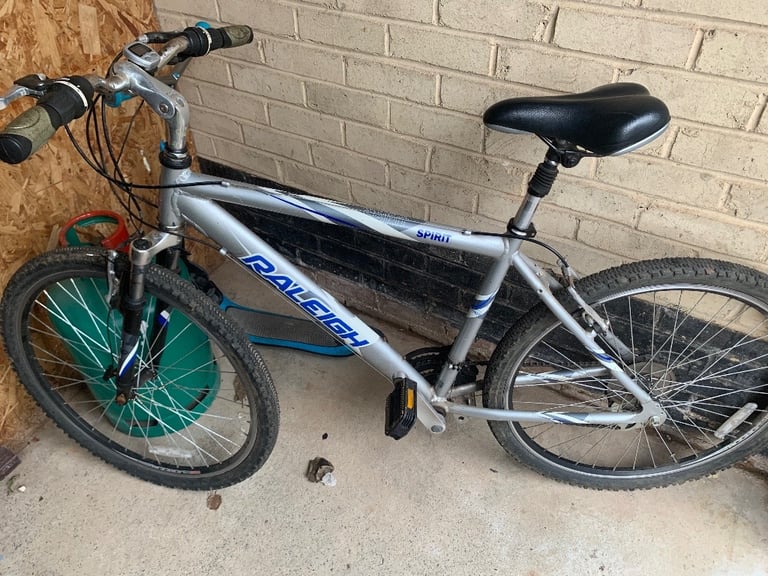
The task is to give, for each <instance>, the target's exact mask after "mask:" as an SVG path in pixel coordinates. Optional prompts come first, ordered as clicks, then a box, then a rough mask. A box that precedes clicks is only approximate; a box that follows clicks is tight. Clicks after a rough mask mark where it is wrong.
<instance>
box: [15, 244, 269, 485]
mask: <svg viewBox="0 0 768 576" xmlns="http://www.w3.org/2000/svg"><path fill="white" fill-rule="evenodd" d="M107 269H108V268H107V252H106V251H104V250H102V249H92V248H75V249H68V250H62V251H57V252H50V253H47V254H43V255H42V256H39V257H37V258H35V259H34V260H31V261H30V262H28V263H27V264H25V265H24V266H23V267H22V268H21V269H20V270H19V271H18V272H17V273H16V274H15V275H14V277H13V278H12V280H11V281H10V283H9V284H8V287H7V289H6V291H5V294H4V296H3V301H2V305H1V306H0V315H1V316H2V329H3V336H4V339H5V346H6V350H7V352H8V356H9V357H10V359H11V362H12V364H13V367H14V369H15V370H16V372H17V374H18V376H19V379H20V380H21V382H22V384H23V385H24V386H25V387H26V388H27V390H28V391H29V393H30V394H31V395H32V396H33V397H34V399H35V400H36V401H37V402H38V403H39V404H40V406H41V407H42V408H43V410H44V411H45V412H46V413H47V414H48V416H50V417H51V418H52V419H53V420H54V421H55V422H56V424H58V426H59V427H61V428H62V429H63V430H64V431H65V432H66V433H67V434H68V435H70V436H71V437H72V438H74V439H75V440H76V441H77V442H79V443H80V444H81V445H82V446H84V447H85V448H87V449H88V450H90V451H91V452H93V453H94V454H95V455H97V456H99V457H100V458H102V459H103V460H105V461H107V462H109V463H110V464H113V465H114V466H116V467H118V468H120V469H121V470H124V471H126V472H128V473H130V474H133V475H135V476H138V477H140V478H143V479H144V480H148V481H150V482H154V483H156V484H162V485H166V486H171V487H175V488H187V489H195V490H210V489H215V488H221V487H224V486H228V485H230V484H234V483H235V482H239V481H241V480H243V479H245V478H246V477H248V476H249V475H251V474H253V473H254V472H255V471H256V470H258V469H259V468H260V467H261V466H262V465H263V464H264V462H265V461H266V459H267V457H268V456H269V454H270V452H271V451H272V448H273V446H274V444H275V439H276V436H277V428H278V418H279V410H278V404H277V396H276V393H275V390H274V386H273V384H272V380H271V378H270V376H269V373H268V372H267V370H266V368H265V366H264V364H263V362H262V360H261V358H260V356H259V355H258V353H257V352H256V351H255V350H254V349H253V347H252V346H251V345H250V343H249V342H248V340H247V339H246V337H245V336H244V335H243V334H242V331H240V330H238V329H236V328H235V327H234V326H233V325H232V324H231V322H230V321H229V320H228V319H227V318H226V317H225V316H224V315H223V314H222V313H221V311H220V310H219V309H218V307H217V306H216V305H215V304H214V303H213V302H212V301H211V300H210V299H209V298H207V297H206V296H204V295H203V294H202V293H201V292H199V291H198V290H196V289H195V288H194V287H193V286H192V285H191V284H190V283H188V282H186V281H184V280H182V279H181V278H180V277H179V276H177V275H174V274H172V273H171V272H169V271H168V270H166V269H164V268H161V267H159V266H154V265H153V266H150V267H149V268H148V270H147V274H146V279H145V284H146V305H145V308H144V318H143V321H142V329H141V331H140V338H139V344H138V346H139V348H138V354H137V356H136V357H137V359H138V366H137V369H136V384H135V388H134V392H135V398H133V399H132V400H129V401H128V403H126V404H123V405H120V404H119V403H118V402H116V401H115V397H116V392H115V388H116V385H115V380H116V376H115V372H116V370H115V368H116V365H117V362H118V359H119V358H118V356H119V350H120V333H121V329H122V316H121V315H120V312H119V311H118V310H117V309H116V300H117V299H116V298H115V297H112V298H111V297H110V286H112V287H113V288H114V287H116V285H117V284H118V283H119V282H120V281H121V279H122V282H123V283H125V282H127V281H128V279H127V274H126V271H127V269H128V263H127V260H126V259H125V258H124V257H121V258H120V259H118V261H117V262H116V264H115V273H116V274H115V279H114V280H113V281H110V279H109V277H108V274H107ZM112 292H115V290H112ZM113 296H114V295H113ZM158 302H162V303H164V304H165V305H162V306H161V305H158ZM156 309H157V314H155V310H156ZM155 316H158V318H159V317H162V319H163V321H162V323H161V324H162V328H161V329H160V331H159V332H158V331H157V330H154V331H153V329H152V327H153V325H154V324H155Z"/></svg>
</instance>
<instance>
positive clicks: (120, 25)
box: [0, 0, 163, 445]
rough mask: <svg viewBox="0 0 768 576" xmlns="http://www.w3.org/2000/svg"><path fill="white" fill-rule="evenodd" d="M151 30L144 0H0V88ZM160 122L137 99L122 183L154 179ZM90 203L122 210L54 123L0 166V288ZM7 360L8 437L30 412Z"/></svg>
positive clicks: (3, 363) (8, 440)
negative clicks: (18, 160)
mask: <svg viewBox="0 0 768 576" xmlns="http://www.w3.org/2000/svg"><path fill="white" fill-rule="evenodd" d="M155 29H157V23H156V20H155V16H154V13H153V7H152V1H151V0H81V1H74V0H0V92H5V91H6V90H7V89H8V88H10V86H11V85H12V83H13V80H14V79H16V78H19V77H21V76H24V75H26V74H30V73H35V72H41V73H43V74H45V75H47V76H49V77H57V76H65V75H73V74H88V73H96V74H103V72H104V71H105V70H106V68H107V66H108V65H109V63H110V61H111V60H112V58H113V56H114V55H115V54H116V53H117V52H118V51H119V50H120V49H121V48H122V46H123V45H124V44H125V43H126V42H127V41H129V40H131V39H133V38H136V37H137V36H138V35H139V34H141V33H142V32H144V31H147V30H155ZM33 103H34V101H33V100H31V99H29V98H24V99H22V100H19V101H16V102H15V103H14V104H13V105H12V106H10V107H8V108H6V109H5V110H0V125H5V124H7V123H8V122H10V120H11V119H12V118H14V117H15V116H16V115H18V114H19V113H20V112H21V111H23V110H24V109H26V108H28V107H30V106H31V105H32V104H33ZM137 104H138V103H137V102H130V103H128V104H126V105H125V106H124V107H123V108H125V109H124V110H121V111H120V112H113V113H112V114H111V115H110V117H111V118H112V121H111V122H110V124H111V125H112V126H113V128H114V136H115V140H116V141H117V142H120V141H121V138H122V135H123V134H124V133H125V131H126V128H127V126H128V123H129V122H130V118H131V116H132V114H133V112H134V110H135V108H136V106H137ZM84 125H85V123H84V119H80V120H78V121H76V122H73V123H72V125H71V128H72V129H73V132H74V133H75V135H76V136H77V137H78V138H79V140H80V141H81V142H84V139H83V135H84ZM162 130H163V127H162V125H161V123H160V121H159V120H157V119H156V117H154V116H153V115H152V114H151V113H150V112H149V110H147V109H146V107H145V109H144V110H142V111H141V113H140V114H139V116H138V117H137V118H136V120H135V122H134V126H133V129H132V131H131V136H130V140H129V146H127V147H126V152H125V155H124V159H123V161H122V162H121V168H122V169H123V171H124V173H125V174H126V175H127V177H128V179H129V180H131V181H132V182H136V183H143V182H151V181H153V178H156V176H157V174H158V165H157V161H156V156H157V153H156V146H157V143H158V134H162ZM144 158H146V159H148V160H149V162H150V166H151V174H150V173H148V171H147V168H146V167H145V160H144ZM99 208H102V209H103V208H106V209H112V210H115V211H117V212H120V213H123V210H122V208H121V207H120V206H119V204H118V203H117V202H116V201H115V199H114V197H113V195H112V193H111V192H110V190H109V187H108V186H107V184H106V182H105V181H104V180H103V179H101V178H100V177H99V176H98V175H97V174H96V173H94V172H93V171H91V170H90V169H89V168H88V167H87V166H86V165H85V164H84V163H83V161H82V160H81V159H80V157H79V156H78V155H77V152H76V151H75V150H74V148H73V147H72V145H71V144H70V142H69V139H68V138H67V137H66V134H65V133H64V131H63V130H59V133H58V134H57V135H56V136H55V137H54V138H53V139H52V140H51V141H50V142H49V143H48V144H47V145H46V146H44V147H43V148H42V149H41V150H40V151H39V152H38V153H37V154H36V155H35V156H33V157H32V158H30V159H29V160H27V161H26V162H24V163H22V164H19V165H16V166H8V165H5V164H3V165H0V246H2V249H0V289H1V288H4V287H5V285H6V284H7V282H8V279H9V278H10V276H11V275H12V274H13V272H14V271H15V270H16V269H17V268H18V267H19V266H20V265H21V264H22V263H23V262H24V261H25V260H27V259H29V258H30V257H31V256H33V255H36V254H39V253H40V252H42V251H44V250H45V249H46V247H47V245H48V242H49V236H50V234H51V230H52V228H53V227H54V226H56V225H60V224H61V223H63V222H65V221H66V220H68V219H69V218H71V217H72V216H74V215H76V214H80V213H82V212H84V211H86V210H91V209H99ZM147 215H148V216H150V217H151V213H149V214H147ZM8 366H9V365H8V358H7V357H6V356H5V353H4V352H3V351H0V444H3V443H5V444H16V445H18V444H19V439H20V438H23V436H24V435H25V432H28V431H29V430H30V425H29V424H30V422H31V421H32V420H35V418H36V416H37V415H36V412H35V409H34V408H33V407H32V402H31V400H29V398H28V397H27V396H26V394H25V393H23V392H21V388H20V386H19V384H18V383H17V381H16V379H15V376H14V374H13V372H12V371H11V370H9V369H8Z"/></svg>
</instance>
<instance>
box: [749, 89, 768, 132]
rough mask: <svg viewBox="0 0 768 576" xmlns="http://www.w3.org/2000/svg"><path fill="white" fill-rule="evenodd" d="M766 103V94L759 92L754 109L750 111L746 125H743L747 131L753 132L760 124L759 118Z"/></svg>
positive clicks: (767, 96) (767, 100)
mask: <svg viewBox="0 0 768 576" xmlns="http://www.w3.org/2000/svg"><path fill="white" fill-rule="evenodd" d="M766 103H768V95H766V94H760V97H759V98H758V99H757V104H756V105H755V109H754V110H753V111H752V115H751V116H750V117H749V120H747V125H746V126H745V127H744V129H745V130H746V131H747V132H754V131H755V130H756V129H757V127H758V125H759V124H760V119H761V118H762V117H763V112H765V106H766Z"/></svg>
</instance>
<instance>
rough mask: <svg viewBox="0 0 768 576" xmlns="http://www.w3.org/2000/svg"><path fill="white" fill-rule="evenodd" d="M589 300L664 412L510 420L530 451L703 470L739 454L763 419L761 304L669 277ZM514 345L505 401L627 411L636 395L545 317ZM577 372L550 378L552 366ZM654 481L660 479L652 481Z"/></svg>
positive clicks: (639, 473) (597, 469)
mask: <svg viewBox="0 0 768 576" xmlns="http://www.w3.org/2000/svg"><path fill="white" fill-rule="evenodd" d="M592 305H593V307H594V308H595V309H596V310H597V311H598V313H600V314H601V315H602V316H603V317H604V318H606V319H608V321H609V322H610V325H611V327H612V330H613V332H614V334H616V335H617V336H618V337H619V338H620V340H621V341H622V342H623V343H624V344H625V345H627V346H628V347H630V348H631V349H632V350H633V351H634V352H635V356H634V358H633V359H632V360H631V361H627V362H623V361H621V360H620V355H619V353H618V352H616V351H615V350H612V349H611V347H610V345H609V344H608V343H606V342H601V345H602V346H604V347H605V349H607V350H609V351H610V352H611V354H612V355H613V356H614V358H616V359H619V362H620V364H622V367H623V368H624V370H625V371H626V372H627V373H628V374H629V375H630V376H632V377H634V378H636V380H637V381H638V382H640V383H641V385H642V386H643V387H644V388H645V389H646V390H647V391H648V392H649V394H650V395H651V396H652V397H653V399H654V400H655V401H657V402H658V403H659V404H660V405H661V406H662V407H663V408H664V410H665V412H666V420H665V422H664V423H663V424H662V425H661V426H653V425H651V424H645V425H635V426H634V427H630V428H628V429H619V428H615V427H609V426H568V425H559V424H555V423H544V424H524V423H516V424H513V425H511V427H512V430H513V434H514V435H515V436H516V437H517V440H518V441H519V442H520V444H521V445H522V446H523V447H524V450H525V451H527V452H528V453H529V454H530V455H531V457H532V458H533V459H534V460H537V459H538V460H540V461H546V462H547V465H549V466H554V467H555V468H559V469H560V470H562V471H563V472H566V473H567V472H577V473H579V474H584V475H595V476H609V477H614V478H619V477H623V478H625V479H632V478H649V477H659V478H663V477H665V476H668V475H672V474H678V473H680V472H685V471H692V472H693V473H694V474H697V472H696V471H699V472H700V473H702V474H703V473H706V472H707V471H708V470H714V469H718V468H721V467H724V466H725V465H728V464H729V463H731V462H730V461H729V459H728V456H729V454H731V453H739V454H740V455H739V456H738V457H735V458H731V459H730V460H733V459H736V460H738V459H741V458H743V457H744V455H743V454H741V452H742V447H745V446H746V445H748V444H750V443H751V441H750V440H751V439H753V438H754V437H756V436H758V434H759V432H761V431H763V429H764V428H765V426H766V423H768V420H767V419H766V403H767V401H768V370H767V369H766V367H767V366H768V306H767V305H766V304H765V303H764V302H762V301H760V300H758V299H755V298H753V297H750V296H748V295H746V294H745V293H744V292H741V291H739V290H735V289H728V288H723V287H714V286H710V285H701V284H696V283H679V282H675V283H670V284H659V285H654V286H646V287H640V288H635V289H629V290H625V291H620V292H616V293H614V294H612V295H610V296H608V297H604V298H603V299H597V301H596V302H594V303H593V304H592ZM539 334H540V337H538V338H534V339H533V341H532V342H531V343H530V344H529V346H528V348H527V350H525V351H524V353H522V354H520V355H519V357H518V358H519V359H518V362H517V365H516V366H515V367H514V369H513V372H512V373H514V374H515V375H516V379H517V380H518V381H519V382H520V384H517V383H510V385H509V390H510V393H509V397H508V402H507V406H508V407H509V408H510V409H516V410H536V411H549V412H580V413H585V412H587V413H588V412H611V411H639V410H640V406H639V404H638V403H637V401H636V400H635V399H634V397H632V396H631V395H630V394H628V393H627V392H626V391H624V390H623V388H622V387H621V386H619V385H618V383H617V382H616V381H614V380H613V379H612V378H611V377H610V375H609V374H608V373H607V371H603V372H602V373H601V372H600V366H599V364H597V363H596V362H595V361H594V360H593V359H592V358H590V357H589V356H588V354H586V353H585V351H584V349H583V347H582V346H580V345H579V344H578V343H577V342H576V340H575V338H574V337H573V336H572V335H571V334H570V333H568V332H567V331H566V330H565V329H564V328H563V327H562V326H561V325H560V324H559V322H557V321H555V320H554V319H553V318H551V320H550V326H549V327H548V328H544V329H543V330H541V329H540V332H539ZM585 368H586V369H587V372H589V375H587V376H583V375H582V376H581V377H578V378H568V379H567V381H562V380H560V381H553V380H552V377H553V376H554V373H559V374H560V375H562V374H563V373H564V372H566V373H567V372H568V371H572V370H577V369H580V370H583V369H585ZM660 483H663V481H662V482H660Z"/></svg>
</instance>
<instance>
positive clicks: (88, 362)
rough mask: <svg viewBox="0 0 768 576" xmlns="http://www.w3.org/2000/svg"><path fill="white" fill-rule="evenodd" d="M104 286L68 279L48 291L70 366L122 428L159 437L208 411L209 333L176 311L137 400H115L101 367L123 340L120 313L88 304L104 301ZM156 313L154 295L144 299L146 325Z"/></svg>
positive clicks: (214, 388) (211, 384) (214, 385)
mask: <svg viewBox="0 0 768 576" xmlns="http://www.w3.org/2000/svg"><path fill="white" fill-rule="evenodd" d="M107 290H108V289H107V282H106V280H102V279H97V278H80V279H76V280H67V281H64V282H62V283H61V284H58V285H56V286H53V287H51V288H49V289H48V290H46V297H47V299H46V308H47V310H48V316H49V318H50V320H51V324H52V326H53V327H54V329H55V330H56V331H57V332H58V334H59V335H60V336H61V337H62V339H63V340H64V342H65V343H66V346H67V348H68V351H69V353H70V354H71V356H72V360H73V365H74V366H75V367H76V368H77V370H78V371H79V372H81V374H82V375H83V376H84V378H85V380H86V385H87V387H88V389H89V390H90V392H91V394H92V395H93V397H94V398H95V399H96V400H97V401H98V403H99V404H100V405H101V407H102V408H103V409H104V410H105V416H106V418H107V419H108V420H109V422H110V423H111V424H112V425H113V426H114V427H115V428H116V429H117V430H119V431H120V432H123V433H125V434H128V435H130V436H141V437H157V436H163V435H166V434H172V433H175V432H178V431H180V430H183V429H184V428H186V427H187V426H189V425H191V424H193V423H194V422H195V421H196V420H197V419H198V418H199V417H200V416H201V415H203V414H204V413H205V412H206V411H207V410H208V408H209V407H210V406H211V404H212V403H213V401H214V399H215V398H216V394H217V393H218V390H219V386H220V378H219V371H218V365H217V364H216V362H215V360H214V357H213V352H212V350H211V344H210V342H209V341H208V338H207V337H206V336H205V334H204V333H203V332H202V331H201V330H200V328H198V327H197V325H195V324H194V323H192V322H191V321H190V320H188V319H187V318H186V317H185V316H184V315H183V314H181V313H179V312H178V311H176V310H173V311H172V312H171V315H170V317H169V319H168V324H167V327H166V331H167V335H166V347H165V348H164V350H163V353H162V356H161V359H160V362H159V364H158V365H157V366H155V369H156V371H157V375H156V376H155V377H154V378H151V379H148V380H147V381H145V382H143V383H142V384H141V385H140V386H139V387H138V388H136V389H135V391H136V398H135V399H133V400H131V401H130V402H128V403H127V404H126V405H124V406H119V405H118V404H116V403H115V377H114V376H113V377H110V378H107V379H105V373H107V372H108V370H109V368H110V367H114V364H115V362H116V360H115V354H113V352H112V351H113V350H118V349H119V346H120V343H119V340H120V333H121V329H122V315H121V314H120V312H119V311H117V310H109V307H108V306H104V307H103V308H104V311H103V312H101V313H97V312H94V311H93V309H92V303H98V302H104V301H105V297H106V294H107ZM86 303H87V305H86ZM107 310H109V311H108V312H107ZM154 311H155V300H154V298H149V299H148V302H147V306H146V307H145V313H144V321H145V322H146V326H147V327H148V328H147V330H150V329H151V326H152V321H151V319H152V318H153V316H154ZM144 348H148V347H147V346H145V347H144ZM148 354H149V351H148V350H147V349H144V350H141V349H140V350H139V355H140V356H141V357H142V358H143V359H144V360H146V358H147V356H148ZM142 364H143V362H142Z"/></svg>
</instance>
